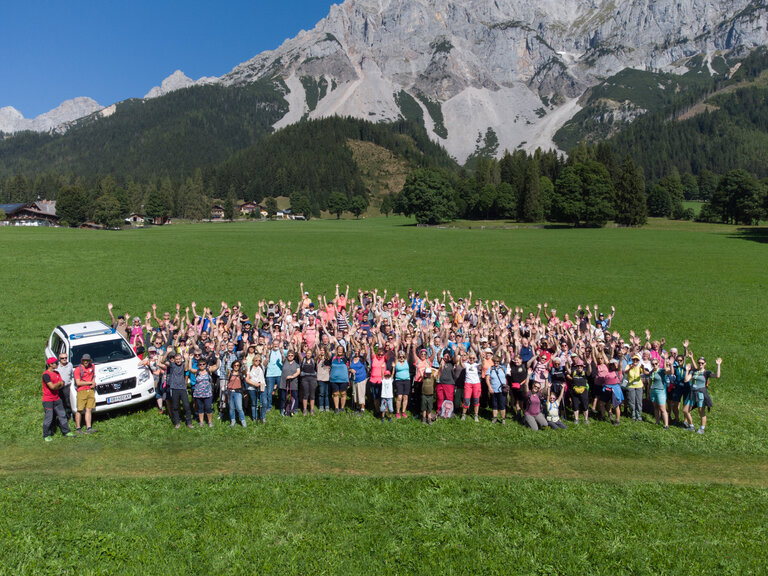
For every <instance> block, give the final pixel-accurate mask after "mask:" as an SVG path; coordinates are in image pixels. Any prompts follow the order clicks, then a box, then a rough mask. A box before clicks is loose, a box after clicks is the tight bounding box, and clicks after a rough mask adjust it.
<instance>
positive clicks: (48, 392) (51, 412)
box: [43, 357, 74, 442]
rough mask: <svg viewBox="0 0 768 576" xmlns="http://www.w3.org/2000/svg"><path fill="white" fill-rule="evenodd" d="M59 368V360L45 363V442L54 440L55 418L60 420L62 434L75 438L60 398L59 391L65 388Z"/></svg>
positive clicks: (51, 359) (52, 359) (53, 359)
mask: <svg viewBox="0 0 768 576" xmlns="http://www.w3.org/2000/svg"><path fill="white" fill-rule="evenodd" d="M58 366H59V360H58V359H57V358H54V357H51V358H48V360H47V361H46V363H45V372H43V411H44V412H45V417H44V418H43V440H45V441H46V442H51V441H52V440H53V432H54V424H53V418H54V416H55V417H56V419H57V420H58V423H59V428H60V429H61V433H62V434H64V436H67V437H69V438H71V437H73V436H74V434H73V433H72V432H71V431H70V429H69V422H68V421H67V413H66V412H65V410H64V403H63V402H62V401H61V398H59V390H61V388H63V386H64V381H63V380H62V379H61V376H60V375H59V373H58V372H56V368H58Z"/></svg>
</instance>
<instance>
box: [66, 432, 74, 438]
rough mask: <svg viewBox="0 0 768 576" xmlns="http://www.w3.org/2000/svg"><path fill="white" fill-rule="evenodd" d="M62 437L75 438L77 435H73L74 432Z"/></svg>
mask: <svg viewBox="0 0 768 576" xmlns="http://www.w3.org/2000/svg"><path fill="white" fill-rule="evenodd" d="M64 436H66V437H67V438H77V434H75V433H74V432H67V433H66V434H64Z"/></svg>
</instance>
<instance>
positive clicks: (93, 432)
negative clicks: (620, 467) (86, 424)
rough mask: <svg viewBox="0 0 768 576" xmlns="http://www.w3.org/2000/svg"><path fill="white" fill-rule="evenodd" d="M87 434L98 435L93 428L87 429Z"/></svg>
mask: <svg viewBox="0 0 768 576" xmlns="http://www.w3.org/2000/svg"><path fill="white" fill-rule="evenodd" d="M85 433H86V434H96V430H94V429H93V428H86V429H85Z"/></svg>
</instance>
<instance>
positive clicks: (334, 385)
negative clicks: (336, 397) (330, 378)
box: [331, 382, 349, 394]
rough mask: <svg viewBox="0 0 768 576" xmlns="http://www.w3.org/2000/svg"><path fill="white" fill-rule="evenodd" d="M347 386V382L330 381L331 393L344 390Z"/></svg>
mask: <svg viewBox="0 0 768 576" xmlns="http://www.w3.org/2000/svg"><path fill="white" fill-rule="evenodd" d="M347 388H349V382H331V393H332V394H336V393H338V392H346V391H347Z"/></svg>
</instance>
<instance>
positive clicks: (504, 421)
mask: <svg viewBox="0 0 768 576" xmlns="http://www.w3.org/2000/svg"><path fill="white" fill-rule="evenodd" d="M501 425H502V426H506V425H507V419H506V418H502V419H501Z"/></svg>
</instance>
